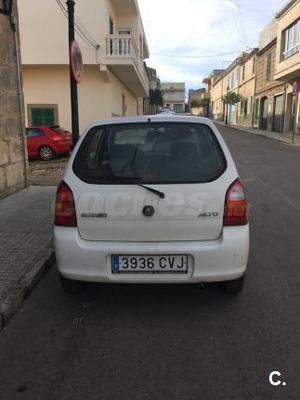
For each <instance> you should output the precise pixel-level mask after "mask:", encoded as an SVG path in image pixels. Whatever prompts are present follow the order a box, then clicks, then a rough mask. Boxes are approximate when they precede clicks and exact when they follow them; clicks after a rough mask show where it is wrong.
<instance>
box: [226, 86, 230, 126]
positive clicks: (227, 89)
mask: <svg viewBox="0 0 300 400" xmlns="http://www.w3.org/2000/svg"><path fill="white" fill-rule="evenodd" d="M229 90H230V87H229V86H227V88H226V94H227V95H226V119H225V124H226V125H228V94H229Z"/></svg>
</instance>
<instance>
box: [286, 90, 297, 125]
mask: <svg viewBox="0 0 300 400" xmlns="http://www.w3.org/2000/svg"><path fill="white" fill-rule="evenodd" d="M287 101H288V110H289V114H288V115H289V120H288V124H289V125H288V129H289V131H290V132H293V131H294V127H295V120H296V97H295V96H293V94H292V93H289V94H288V98H287Z"/></svg>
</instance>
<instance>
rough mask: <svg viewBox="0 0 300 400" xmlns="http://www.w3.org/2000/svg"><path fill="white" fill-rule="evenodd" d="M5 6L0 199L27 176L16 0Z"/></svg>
mask: <svg viewBox="0 0 300 400" xmlns="http://www.w3.org/2000/svg"><path fill="white" fill-rule="evenodd" d="M6 5H8V3H6V4H4V2H0V37H1V39H0V40H1V43H0V198H1V197H4V196H6V195H8V194H10V193H13V192H15V191H17V190H19V189H22V188H24V187H25V186H26V178H27V150H26V143H25V137H24V130H25V126H24V113H23V110H24V105H23V95H22V85H21V65H20V44H19V26H18V12H17V1H16V0H14V1H13V2H12V8H11V9H10V8H9V7H5V6H6ZM11 18H12V19H11ZM13 21H15V22H14V23H13V25H12V24H11V22H13Z"/></svg>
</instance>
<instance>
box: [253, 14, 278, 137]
mask: <svg viewBox="0 0 300 400" xmlns="http://www.w3.org/2000/svg"><path fill="white" fill-rule="evenodd" d="M277 25H278V23H277V20H276V19H274V20H273V21H271V22H270V24H269V25H267V26H266V27H265V28H264V29H263V30H262V32H261V33H260V36H259V52H258V53H257V71H256V90H255V112H254V121H253V126H254V127H257V128H259V129H262V130H274V131H277V132H282V130H283V116H284V114H283V111H284V108H283V107H284V86H283V84H282V82H280V81H278V80H276V79H275V63H276V57H277V28H278V26H277Z"/></svg>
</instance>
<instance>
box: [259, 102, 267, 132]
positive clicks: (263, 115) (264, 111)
mask: <svg viewBox="0 0 300 400" xmlns="http://www.w3.org/2000/svg"><path fill="white" fill-rule="evenodd" d="M260 115H261V121H260V128H261V129H263V130H267V129H268V115H269V102H268V98H267V97H264V98H263V99H262V100H261V113H260Z"/></svg>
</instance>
